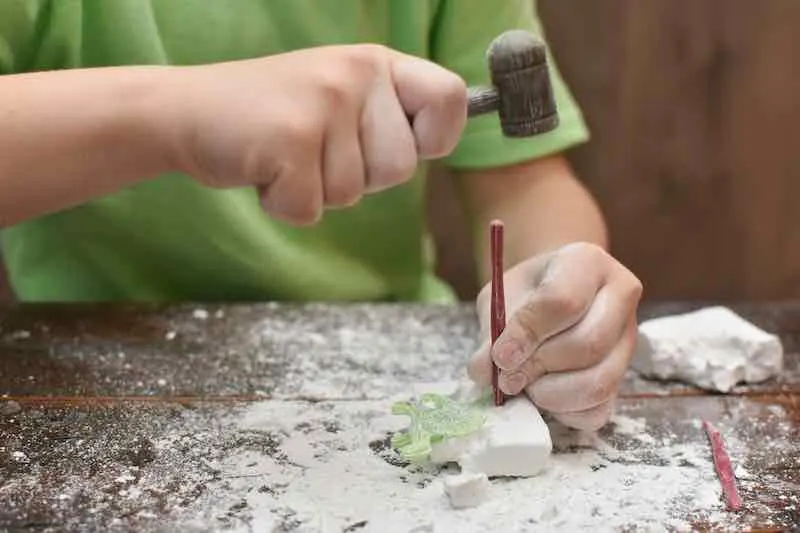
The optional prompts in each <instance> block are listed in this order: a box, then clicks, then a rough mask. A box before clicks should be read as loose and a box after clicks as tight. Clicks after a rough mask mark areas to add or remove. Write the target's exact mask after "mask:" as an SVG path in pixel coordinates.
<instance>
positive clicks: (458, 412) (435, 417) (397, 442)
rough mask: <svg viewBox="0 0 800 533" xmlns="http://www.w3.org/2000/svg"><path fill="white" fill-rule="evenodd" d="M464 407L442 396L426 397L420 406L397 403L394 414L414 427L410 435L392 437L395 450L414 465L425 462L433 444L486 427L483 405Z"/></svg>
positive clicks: (482, 399) (407, 431) (480, 400)
mask: <svg viewBox="0 0 800 533" xmlns="http://www.w3.org/2000/svg"><path fill="white" fill-rule="evenodd" d="M485 400H486V398H483V397H482V398H481V399H479V400H478V401H476V402H474V403H464V402H458V401H456V400H453V399H452V398H448V397H447V396H443V395H441V394H434V393H429V394H424V395H422V396H421V397H420V399H419V401H418V402H397V403H395V404H394V405H393V406H392V413H393V414H396V415H407V416H408V417H409V418H410V419H411V423H410V424H409V427H408V429H407V430H406V431H404V432H400V433H397V434H395V435H394V436H392V448H394V449H396V450H397V451H398V453H399V454H400V455H401V456H402V457H403V458H404V459H405V460H407V461H409V462H411V463H421V462H424V461H425V460H426V459H427V458H428V456H429V455H430V453H431V450H432V446H433V444H435V443H437V442H440V441H442V440H445V439H449V438H453V437H464V436H466V435H469V434H470V433H474V432H475V431H478V430H479V429H481V427H483V424H484V423H485V422H486V414H485V413H484V412H483V409H481V407H480V404H482V403H484V402H485Z"/></svg>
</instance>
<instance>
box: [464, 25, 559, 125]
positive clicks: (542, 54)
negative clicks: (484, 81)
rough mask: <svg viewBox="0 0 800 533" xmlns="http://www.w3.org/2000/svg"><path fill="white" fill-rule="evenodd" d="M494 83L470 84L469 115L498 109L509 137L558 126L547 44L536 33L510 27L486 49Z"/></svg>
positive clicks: (468, 92) (468, 91)
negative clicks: (485, 85)
mask: <svg viewBox="0 0 800 533" xmlns="http://www.w3.org/2000/svg"><path fill="white" fill-rule="evenodd" d="M486 59H487V61H488V64H489V73H490V76H491V81H492V86H491V87H470V88H469V89H467V94H468V98H469V103H468V116H470V117H474V116H477V115H483V114H486V113H492V112H495V111H496V112H497V114H498V115H499V118H500V125H501V127H502V129H503V134H504V135H505V136H506V137H531V136H533V135H539V134H540V133H546V132H548V131H551V130H553V129H555V128H556V127H557V126H558V123H559V120H558V110H557V108H556V101H555V98H554V97H553V86H552V84H551V83H550V72H549V70H548V66H547V47H546V46H545V44H544V43H543V42H542V41H541V40H539V39H538V38H537V37H536V36H535V35H533V34H531V33H529V32H526V31H523V30H510V31H507V32H505V33H503V34H501V35H500V36H499V37H497V38H495V40H494V41H492V43H491V44H490V45H489V49H488V50H487V51H486Z"/></svg>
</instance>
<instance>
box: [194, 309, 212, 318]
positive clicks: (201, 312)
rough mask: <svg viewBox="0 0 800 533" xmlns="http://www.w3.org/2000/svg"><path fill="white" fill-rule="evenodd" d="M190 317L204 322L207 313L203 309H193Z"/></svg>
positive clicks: (207, 315)
mask: <svg viewBox="0 0 800 533" xmlns="http://www.w3.org/2000/svg"><path fill="white" fill-rule="evenodd" d="M192 316H193V317H194V318H196V319H197V320H206V319H208V317H209V312H208V311H206V310H205V309H195V310H194V311H193V312H192Z"/></svg>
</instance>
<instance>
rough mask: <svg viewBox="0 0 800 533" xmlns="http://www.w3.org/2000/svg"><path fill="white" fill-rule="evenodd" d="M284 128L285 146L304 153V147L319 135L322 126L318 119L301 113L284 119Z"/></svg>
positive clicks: (283, 138)
mask: <svg viewBox="0 0 800 533" xmlns="http://www.w3.org/2000/svg"><path fill="white" fill-rule="evenodd" d="M308 116H311V114H308V115H307V117H308ZM282 130H283V131H282V132H281V133H282V141H283V142H284V144H285V146H287V147H291V148H292V151H293V152H299V153H303V151H302V147H304V146H307V145H308V144H310V143H312V142H313V141H314V139H316V138H317V137H319V136H320V133H321V130H322V128H321V126H320V124H319V123H318V122H317V121H315V120H312V119H310V118H304V117H303V116H302V115H299V116H295V117H292V118H290V119H287V120H284V121H283V127H282Z"/></svg>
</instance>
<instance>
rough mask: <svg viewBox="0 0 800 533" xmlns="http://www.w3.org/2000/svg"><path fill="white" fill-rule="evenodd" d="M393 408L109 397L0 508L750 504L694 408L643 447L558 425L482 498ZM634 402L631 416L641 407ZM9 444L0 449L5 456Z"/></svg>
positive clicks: (416, 513)
mask: <svg viewBox="0 0 800 533" xmlns="http://www.w3.org/2000/svg"><path fill="white" fill-rule="evenodd" d="M391 405H392V401H390V400H380V401H377V400H363V401H359V400H347V401H332V402H307V401H275V400H265V401H259V402H252V403H248V404H246V405H240V406H236V407H232V406H230V405H220V404H206V405H203V406H194V407H192V408H183V407H181V406H180V405H177V404H175V405H165V404H159V405H158V406H143V407H141V408H139V409H135V410H130V409H117V408H113V407H112V408H109V409H108V410H101V411H95V412H94V413H93V414H92V415H91V417H89V416H88V415H87V414H86V413H83V412H81V411H77V412H69V413H61V412H60V411H58V413H60V414H59V415H58V416H63V417H64V423H65V428H73V427H89V424H91V427H92V428H93V429H92V430H90V431H84V432H82V433H81V437H82V438H81V439H75V438H65V439H59V440H55V441H53V440H48V439H44V438H43V439H40V440H39V441H32V442H30V443H29V444H28V448H26V450H25V452H26V453H27V455H28V456H30V463H29V464H21V463H13V464H12V465H11V466H10V468H13V469H15V471H16V472H17V473H16V474H15V475H14V476H12V477H10V478H8V479H6V481H5V483H4V484H3V485H1V486H0V502H2V504H3V505H0V515H1V514H2V512H5V513H7V516H18V517H19V519H18V521H20V522H23V521H25V520H27V521H30V522H33V521H34V520H36V519H37V517H38V516H40V515H38V514H34V513H35V512H36V510H37V509H39V508H40V507H39V506H49V508H48V510H47V513H48V514H47V515H48V516H49V517H50V518H49V519H50V520H51V521H52V522H53V523H56V524H59V529H67V530H71V531H74V530H90V531H108V530H117V529H119V530H136V531H142V532H144V533H156V532H161V531H176V532H181V533H182V532H193V531H197V532H200V531H234V532H239V531H241V532H251V531H276V532H277V531H293V532H298V533H299V532H307V533H312V532H313V533H317V532H320V533H322V532H327V531H335V532H339V533H341V532H344V531H348V532H353V533H372V532H376V533H410V532H414V531H416V532H422V531H428V532H442V533H444V532H447V533H449V532H459V533H479V532H481V533H482V532H485V531H526V532H539V531H542V532H548V531H592V532H599V533H604V532H609V533H611V532H618V531H664V530H671V531H680V530H684V531H692V530H693V525H696V524H704V525H707V526H709V528H710V529H714V530H722V531H725V530H728V529H727V528H729V527H730V528H731V529H732V530H737V531H742V530H745V529H746V528H745V527H744V525H745V524H749V522H747V520H748V516H747V515H746V514H743V513H726V512H725V511H724V507H723V504H722V502H721V501H720V486H719V481H718V480H717V477H716V474H715V473H714V469H713V465H712V464H711V458H710V455H709V453H708V446H707V443H706V442H705V441H704V440H698V441H696V442H685V441H684V440H682V439H680V438H676V437H675V434H679V435H680V434H682V435H685V434H687V433H694V432H699V431H700V429H699V428H696V427H695V424H694V421H693V420H686V421H673V422H672V424H673V425H672V427H670V428H668V429H669V431H665V430H664V428H661V427H659V428H653V433H652V435H651V436H652V437H653V438H654V439H655V442H654V443H653V444H652V445H647V446H637V445H633V446H632V445H631V443H632V442H633V441H635V440H636V439H635V438H631V437H632V436H631V435H625V434H620V435H616V434H615V433H609V431H611V430H613V429H614V426H613V425H609V426H608V427H607V428H605V429H604V431H603V432H601V433H594V432H580V431H574V430H569V429H568V428H563V427H561V426H557V425H554V426H552V428H551V436H552V440H553V453H552V454H551V456H550V458H549V460H548V465H547V468H546V469H544V470H543V471H542V472H541V473H540V474H539V475H536V476H533V477H528V478H497V479H494V480H492V482H491V488H490V497H489V498H488V499H486V500H483V501H482V503H481V504H480V505H478V506H475V507H464V508H454V507H453V505H452V504H451V503H450V501H449V497H448V496H447V494H446V490H447V489H446V487H445V483H446V482H448V480H449V481H451V482H452V480H450V479H449V477H448V476H449V475H452V474H458V468H457V467H456V466H455V465H446V466H437V467H434V466H423V465H417V466H415V465H410V464H408V463H406V462H404V461H402V459H401V457H400V456H399V455H398V454H397V453H396V452H395V451H394V450H393V449H392V448H391V446H390V444H389V441H390V438H391V436H392V435H393V434H394V433H395V432H397V431H399V430H402V429H403V428H405V427H406V425H407V420H405V419H404V418H403V417H399V416H393V415H391V414H388V413H389V410H390V408H391ZM748 405H749V407H748V408H749V409H754V410H757V411H754V412H764V413H766V412H768V411H767V410H766V407H765V406H763V405H761V404H748ZM629 408H630V407H629ZM623 411H625V409H623ZM638 412H639V411H633V412H628V411H625V415H627V416H629V417H630V418H631V419H632V420H636V417H637V416H639V415H638V414H635V413H638ZM746 414H747V415H748V417H747V418H749V419H755V418H757V417H754V416H752V413H750V412H749V411H748V413H746ZM41 416H42V413H38V415H37V413H35V410H33V409H25V410H24V411H23V412H22V413H21V415H20V422H19V423H20V424H22V425H24V426H26V427H30V428H37V427H40V426H41V425H42V421H41ZM45 416H54V413H49V414H47V415H45ZM743 416H744V414H741V415H739V416H738V418H737V419H740V418H742V417H743ZM769 423H777V422H775V421H774V420H773V421H772V422H769ZM675 424H677V425H675ZM628 426H629V427H634V426H635V423H629V424H628ZM47 431H51V428H50V429H48V430H47ZM670 431H671V432H674V434H673V433H670ZM70 435H71V434H70ZM132 435H136V436H138V437H141V438H146V439H147V441H146V442H144V441H139V440H137V439H135V438H134V439H133V440H132V439H131V437H132ZM670 435H671V436H670ZM667 437H669V438H667ZM728 444H729V446H730V448H731V453H733V454H736V455H737V456H739V455H740V454H741V450H742V449H743V447H744V446H745V444H744V443H742V442H740V441H739V440H738V439H736V438H734V437H733V436H732V438H731V439H730V440H729V442H728ZM759 444H760V448H759V449H758V451H757V452H756V453H762V454H764V455H765V456H768V457H770V458H780V459H778V460H781V461H791V460H792V459H791V457H794V455H792V454H794V453H795V446H794V445H793V443H792V442H791V441H788V440H786V439H780V438H767V439H762V440H760V441H759ZM15 446H16V445H15ZM143 446H144V447H145V448H147V450H146V453H145V454H142V453H141V451H140V450H141V449H142V447H143ZM14 449H18V448H14ZM11 453H12V449H9V450H8V452H6V455H4V454H3V452H2V451H0V465H2V462H3V460H4V458H6V457H7V458H8V459H11ZM762 460H763V459H762ZM54 463H56V464H57V466H56V467H53V466H51V465H53V464H54ZM43 476H47V478H48V482H47V483H42V477H43ZM759 476H760V479H759V484H758V485H754V484H752V483H753V482H748V481H743V480H740V481H742V483H743V489H746V490H748V491H751V492H752V491H754V490H756V487H761V486H767V487H775V489H774V490H775V491H776V493H785V494H793V493H794V491H795V489H796V487H794V488H793V487H792V486H789V485H787V484H786V482H785V481H783V482H781V480H780V479H779V478H778V477H776V476H773V475H771V474H768V473H767V474H759ZM761 483H763V484H764V485H761ZM780 483H784V485H781V484H780ZM758 490H762V489H758ZM32 501H33V502H37V504H36V505H34V506H32V505H31V502H32ZM31 509H33V511H30V510H31ZM26 513H29V514H26ZM784 518H785V517H784Z"/></svg>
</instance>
